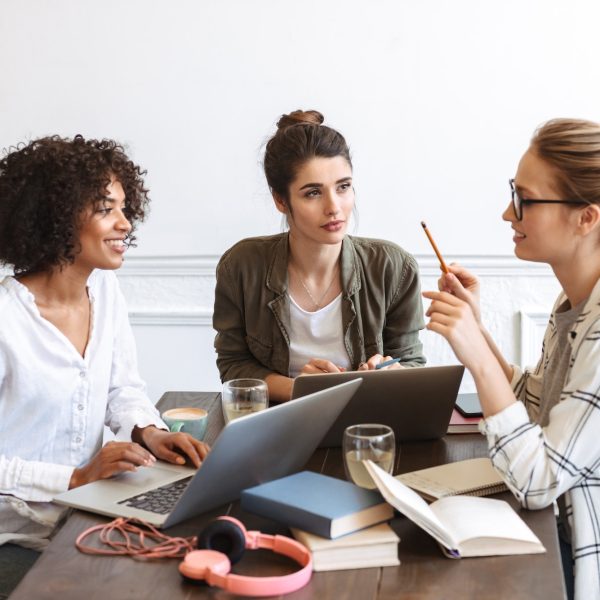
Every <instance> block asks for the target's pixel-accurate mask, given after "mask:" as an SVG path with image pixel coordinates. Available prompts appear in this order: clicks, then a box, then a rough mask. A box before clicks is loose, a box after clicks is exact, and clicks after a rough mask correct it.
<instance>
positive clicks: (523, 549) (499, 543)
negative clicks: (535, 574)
mask: <svg viewBox="0 0 600 600" xmlns="http://www.w3.org/2000/svg"><path fill="white" fill-rule="evenodd" d="M364 463H365V466H366V468H367V471H368V472H369V475H371V477H372V478H373V481H374V482H375V484H376V485H377V487H378V488H379V491H380V492H381V495H382V496H383V497H384V498H385V499H386V500H387V501H388V502H389V503H390V504H391V505H392V506H393V507H394V508H396V509H397V510H399V511H400V512H401V513H402V514H403V515H405V516H406V517H408V518H409V519H410V520H411V521H413V523H415V524H416V525H418V526H419V527H421V529H423V530H425V531H426V532H427V533H428V534H429V535H430V536H431V537H433V538H434V539H435V540H436V541H437V542H438V543H439V544H440V546H441V547H442V550H444V553H445V554H446V555H447V556H450V557H452V558H462V557H467V556H494V555H502V554H538V553H542V552H546V549H545V548H544V546H543V545H542V543H541V542H540V540H539V539H538V538H537V537H536V536H535V534H534V533H533V531H531V529H529V527H527V525H526V524H525V522H524V521H523V520H522V519H521V518H520V517H519V515H517V513H516V512H515V511H514V510H513V509H512V508H511V507H510V505H509V504H508V503H507V502H504V500H494V499H492V498H478V497H472V496H449V497H447V498H441V499H440V500H436V501H435V502H434V503H433V504H431V505H429V504H427V502H425V500H423V498H421V497H420V496H419V495H418V494H417V493H416V492H414V491H413V490H411V489H410V488H409V487H407V486H406V485H404V484H403V483H402V482H400V481H398V480H397V479H395V478H394V477H392V476H391V475H389V474H388V473H386V472H385V471H384V470H383V469H381V468H380V467H378V466H377V465H375V464H374V463H372V462H371V461H370V460H367V461H364Z"/></svg>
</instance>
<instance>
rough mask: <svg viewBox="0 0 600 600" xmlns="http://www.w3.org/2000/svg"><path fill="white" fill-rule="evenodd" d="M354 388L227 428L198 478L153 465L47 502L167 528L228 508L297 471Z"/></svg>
mask: <svg viewBox="0 0 600 600" xmlns="http://www.w3.org/2000/svg"><path fill="white" fill-rule="evenodd" d="M360 385H361V380H360V379H355V380H353V381H348V382H344V383H342V384H341V385H336V386H335V387H331V388H328V389H323V390H319V391H317V392H316V393H314V394H310V395H308V396H306V397H304V398H299V399H298V400H291V401H289V402H286V403H284V404H280V405H278V406H274V407H272V408H269V409H268V410H264V411H261V412H257V413H253V414H250V415H248V416H245V417H242V418H240V419H236V420H235V421H231V422H230V423H229V424H228V425H227V426H226V427H225V428H224V429H223V431H222V432H221V434H220V435H219V437H218V438H217V441H216V442H215V444H214V446H213V448H212V450H211V452H210V453H209V455H208V456H207V457H206V459H205V460H204V462H203V463H202V465H201V467H200V468H199V469H198V470H196V469H193V468H189V467H181V466H177V465H172V464H169V463H165V462H162V461H161V462H157V463H156V464H155V465H154V466H152V467H139V468H138V470H137V471H136V472H135V473H123V474H121V475H118V476H117V477H113V478H111V479H103V480H101V481H94V482H93V483H88V484H87V485H83V486H81V487H77V488H74V489H72V490H69V491H67V492H64V493H62V494H60V495H58V496H57V497H56V498H55V499H54V500H55V502H58V503H59V504H65V505H67V506H71V507H74V508H79V509H82V510H88V511H91V512H95V513H100V514H102V515H108V516H111V517H135V518H138V519H143V520H145V521H148V522H149V523H152V524H153V525H156V526H158V527H170V526H171V525H175V524H176V523H179V522H180V521H184V520H185V519H189V518H191V517H194V516H196V515H198V514H200V513H203V512H205V511H207V510H210V509H212V508H215V507H217V506H221V505H222V504H225V503H227V502H230V501H232V500H235V499H236V498H238V497H239V495H240V492H241V491H242V490H243V489H245V488H248V487H251V486H253V485H257V484H259V483H263V482H266V481H271V480H272V479H278V478H279V477H283V476H284V475H289V474H290V473H293V472H294V471H297V470H299V469H301V468H302V467H303V466H304V465H305V464H306V462H307V461H308V459H309V458H310V456H311V454H312V453H313V452H314V450H315V448H316V447H317V445H318V443H319V442H320V441H321V439H322V438H323V436H324V435H325V433H326V432H327V430H328V429H329V428H330V427H331V425H332V423H333V422H334V421H335V420H336V418H337V417H338V415H339V414H340V412H341V411H342V410H343V409H344V407H345V406H346V404H347V403H348V401H349V400H350V398H351V397H352V395H353V394H354V393H355V392H356V390H357V389H358V388H359V387H360ZM157 488H159V491H158V492H157V491H156V489H157ZM177 495H179V498H178V499H177ZM164 496H166V497H167V500H163V499H162V497H164ZM169 497H170V500H169V499H168V498H169ZM169 502H171V505H170V506H169Z"/></svg>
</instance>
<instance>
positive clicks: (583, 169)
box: [531, 119, 600, 204]
mask: <svg viewBox="0 0 600 600" xmlns="http://www.w3.org/2000/svg"><path fill="white" fill-rule="evenodd" d="M531 149H532V150H533V151H534V152H535V153H536V154H537V155H538V156H539V157H540V158H541V159H542V160H544V161H546V162H547V163H548V164H550V165H551V166H552V167H554V169H555V171H556V178H557V181H556V182H557V185H558V188H559V189H558V191H559V192H560V193H561V194H564V197H565V198H568V199H573V200H585V201H586V202H590V203H592V202H593V203H595V204H600V124H598V123H594V122H593V121H584V120H581V119H552V120H551V121H548V122H547V123H544V124H543V125H541V126H540V127H538V129H537V130H536V131H535V133H534V134H533V138H532V139H531Z"/></svg>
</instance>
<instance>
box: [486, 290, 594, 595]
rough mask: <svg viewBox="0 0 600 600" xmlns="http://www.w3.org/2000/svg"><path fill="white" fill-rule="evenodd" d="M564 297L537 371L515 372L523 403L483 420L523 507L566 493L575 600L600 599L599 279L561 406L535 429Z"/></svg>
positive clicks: (582, 318)
mask: <svg viewBox="0 0 600 600" xmlns="http://www.w3.org/2000/svg"><path fill="white" fill-rule="evenodd" d="M565 300H566V296H565V295H564V294H561V295H560V297H559V298H558V300H557V302H556V304H555V305H554V309H553V311H552V315H551V317H550V322H549V323H548V327H547V329H546V333H545V335H544V343H543V346H542V356H541V359H540V361H539V363H538V364H537V366H536V367H535V369H534V370H525V371H524V372H521V371H520V370H519V369H518V368H516V367H515V374H514V377H513V388H514V390H515V395H516V397H517V399H518V400H520V401H521V402H517V403H516V404H512V405H511V406H509V407H508V408H506V409H505V410H503V411H502V412H500V413H498V414H496V415H494V416H493V417H490V418H488V419H486V420H485V421H482V423H481V431H482V433H484V434H486V435H487V437H488V444H489V448H490V457H491V459H492V461H493V463H494V465H495V466H496V468H497V469H498V470H499V471H500V472H501V473H502V474H503V475H504V479H505V481H506V484H507V485H508V487H509V488H510V489H511V491H512V492H513V493H514V495H515V496H516V497H517V499H518V500H519V501H520V502H521V504H522V505H523V506H524V507H525V508H529V509H536V508H544V507H546V506H549V505H550V504H552V503H553V502H554V501H555V500H557V499H558V497H559V496H561V495H562V494H564V495H565V496H564V498H565V505H566V516H567V519H568V522H569V525H570V528H571V543H572V548H573V558H574V560H575V598H576V599H577V600H584V599H585V600H587V599H589V598H600V281H599V282H598V283H596V285H595V287H594V290H593V291H592V294H591V295H590V297H589V299H588V301H587V303H586V305H585V307H584V308H583V310H582V312H581V314H580V315H579V317H578V319H577V321H576V322H575V324H574V326H573V328H572V329H571V330H570V332H569V336H568V340H569V343H570V344H571V359H570V363H569V367H568V370H567V374H566V378H565V382H564V386H563V390H562V392H561V395H560V401H559V403H558V404H557V405H556V406H554V408H552V410H551V411H550V420H549V422H548V425H547V426H546V427H543V428H542V427H540V426H539V425H538V424H537V416H538V414H539V411H540V403H543V399H542V398H541V390H542V381H543V379H544V377H552V376H553V374H552V373H551V372H546V367H547V365H548V363H549V361H550V359H551V358H552V356H553V353H555V352H557V351H558V344H557V332H556V327H555V324H554V320H555V319H554V315H555V311H556V309H557V308H558V307H559V306H560V305H561V304H562V303H563V302H564V301H565Z"/></svg>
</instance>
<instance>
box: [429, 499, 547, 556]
mask: <svg viewBox="0 0 600 600" xmlns="http://www.w3.org/2000/svg"><path fill="white" fill-rule="evenodd" d="M430 509H431V511H432V512H433V513H434V514H435V515H436V516H437V517H438V519H439V520H440V521H441V522H443V523H444V524H445V525H446V527H447V529H448V530H449V531H450V533H451V534H452V536H453V537H454V538H455V539H456V540H457V541H458V542H459V544H463V543H465V542H467V541H468V540H474V539H477V538H487V540H488V542H489V545H490V546H491V547H493V545H494V538H495V539H497V540H502V539H508V540H516V541H521V542H527V543H531V544H540V545H541V542H540V541H539V539H538V538H537V537H536V535H535V534H534V533H533V531H531V529H529V527H528V526H527V525H526V524H525V522H524V521H523V520H522V519H521V517H519V515H518V514H517V513H516V512H515V511H514V510H513V509H512V508H511V506H510V504H508V502H505V501H504V500H495V499H493V498H477V497H473V496H449V497H448V498H442V499H441V500H437V501H436V502H434V503H433V504H432V505H431V506H430Z"/></svg>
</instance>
